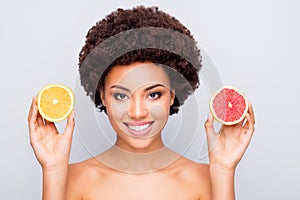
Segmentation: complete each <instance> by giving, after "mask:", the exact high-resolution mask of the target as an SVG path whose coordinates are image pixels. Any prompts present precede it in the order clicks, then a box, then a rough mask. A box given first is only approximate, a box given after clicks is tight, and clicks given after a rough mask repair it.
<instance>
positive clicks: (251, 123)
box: [245, 113, 255, 134]
mask: <svg viewBox="0 0 300 200" xmlns="http://www.w3.org/2000/svg"><path fill="white" fill-rule="evenodd" d="M246 119H247V122H246V126H245V127H246V134H248V133H251V134H252V133H253V132H254V129H255V128H254V120H253V118H252V117H251V116H250V114H249V113H247V115H246Z"/></svg>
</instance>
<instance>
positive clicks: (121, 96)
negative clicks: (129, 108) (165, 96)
mask: <svg viewBox="0 0 300 200" xmlns="http://www.w3.org/2000/svg"><path fill="white" fill-rule="evenodd" d="M151 95H155V96H154V97H151ZM161 95H162V93H161V92H151V93H149V95H148V96H147V97H149V98H150V99H151V100H155V99H159V98H160V97H161ZM113 97H114V99H116V100H118V101H125V100H127V99H128V96H127V95H126V94H123V93H114V94H113Z"/></svg>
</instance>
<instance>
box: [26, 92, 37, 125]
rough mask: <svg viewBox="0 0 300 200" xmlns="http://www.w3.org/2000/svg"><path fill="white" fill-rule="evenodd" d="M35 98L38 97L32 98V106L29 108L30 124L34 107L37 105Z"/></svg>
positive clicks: (28, 119) (28, 117) (28, 118)
mask: <svg viewBox="0 0 300 200" xmlns="http://www.w3.org/2000/svg"><path fill="white" fill-rule="evenodd" d="M35 98H36V97H35V96H34V97H32V100H31V104H30V108H29V112H28V116H27V121H28V124H29V123H30V119H31V117H32V111H33V106H34V105H35V104H36V100H35Z"/></svg>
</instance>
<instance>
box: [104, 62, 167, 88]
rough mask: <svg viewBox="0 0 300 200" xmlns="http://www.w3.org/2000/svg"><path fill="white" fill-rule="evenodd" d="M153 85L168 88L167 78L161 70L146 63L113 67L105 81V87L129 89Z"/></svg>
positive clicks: (159, 67)
mask: <svg viewBox="0 0 300 200" xmlns="http://www.w3.org/2000/svg"><path fill="white" fill-rule="evenodd" d="M155 83H159V84H162V85H164V86H166V87H170V82H169V77H168V75H167V74H166V72H165V71H164V70H163V68H162V67H161V66H159V65H157V64H154V63H148V62H147V63H140V62H137V63H132V64H129V65H117V66H114V67H113V68H112V69H111V70H110V72H109V73H108V75H107V77H106V79H105V85H106V86H107V87H111V86H113V85H116V84H118V85H121V86H126V87H127V88H129V89H137V88H138V87H142V86H144V85H148V84H155Z"/></svg>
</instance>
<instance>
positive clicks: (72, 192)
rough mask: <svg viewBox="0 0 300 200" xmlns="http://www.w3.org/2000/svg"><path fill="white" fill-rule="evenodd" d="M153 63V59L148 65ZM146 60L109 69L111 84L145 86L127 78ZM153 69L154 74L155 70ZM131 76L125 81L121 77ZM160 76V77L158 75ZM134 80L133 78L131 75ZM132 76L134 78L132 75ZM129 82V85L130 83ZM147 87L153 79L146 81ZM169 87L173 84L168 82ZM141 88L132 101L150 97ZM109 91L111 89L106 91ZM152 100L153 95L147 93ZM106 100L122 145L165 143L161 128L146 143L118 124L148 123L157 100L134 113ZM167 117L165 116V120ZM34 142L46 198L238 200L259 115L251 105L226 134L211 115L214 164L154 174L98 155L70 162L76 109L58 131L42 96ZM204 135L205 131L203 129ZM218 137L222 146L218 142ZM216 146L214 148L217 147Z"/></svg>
mask: <svg viewBox="0 0 300 200" xmlns="http://www.w3.org/2000/svg"><path fill="white" fill-rule="evenodd" d="M148 64H149V63H148ZM141 65H142V63H133V64H130V65H128V66H126V67H123V68H122V69H120V68H118V67H115V68H114V70H112V71H111V72H110V73H109V75H108V76H109V78H108V79H107V80H106V82H105V84H106V86H107V87H109V86H111V85H116V84H118V85H122V86H123V85H125V86H126V88H134V87H135V88H139V86H140V84H141V83H140V82H138V81H136V82H134V81H133V82H130V84H129V83H128V81H124V80H126V74H127V73H128V72H129V71H130V70H132V69H137V68H138V67H140V66H141ZM146 68H147V70H149V73H151V72H152V73H154V74H156V75H157V74H159V75H160V78H154V77H153V82H155V83H161V84H163V85H167V84H169V82H168V77H167V75H166V74H163V73H164V72H163V70H161V69H159V68H158V67H155V68H154V67H153V66H151V63H150V65H149V66H146ZM149 73H148V74H149ZM120 77H125V79H120ZM155 77H157V76H155ZM128 80H129V79H128ZM130 80H132V79H130ZM126 84H127V85H126ZM135 84H136V85H135ZM145 84H146V85H147V84H148V82H145ZM168 86H169V85H168ZM142 88H143V87H141V89H137V90H134V89H132V90H133V91H135V92H133V93H132V96H130V98H132V99H133V98H136V99H135V100H132V101H130V102H136V101H137V100H141V99H145V96H143V95H144V93H143V92H142V91H143V90H142ZM105 92H109V90H106V91H105ZM146 97H147V98H148V96H146ZM102 98H103V99H102V100H103V102H104V103H105V104H106V107H107V111H108V117H109V119H110V122H111V124H112V126H113V127H114V126H115V127H114V129H115V130H117V131H116V134H117V143H116V145H117V146H119V147H122V148H123V149H126V150H129V151H132V152H135V151H136V152H151V151H153V150H155V149H159V148H161V147H163V143H162V140H161V137H160V132H159V133H158V134H157V136H155V137H153V138H151V139H148V140H146V141H144V142H141V141H139V140H138V139H132V137H130V136H128V135H126V134H124V133H123V132H122V130H119V129H118V127H117V123H116V124H114V121H113V120H115V121H116V122H117V121H118V120H119V119H120V120H123V119H124V118H126V120H132V121H143V120H145V121H146V120H149V119H152V118H153V117H152V115H151V103H147V104H143V103H141V104H137V103H136V104H132V105H131V104H130V106H131V107H130V108H131V109H129V110H128V113H127V114H126V112H125V113H124V116H123V115H122V116H121V115H120V117H116V116H114V115H113V112H111V111H112V110H113V109H114V107H113V106H112V105H114V106H115V104H113V102H114V100H113V99H112V96H110V95H109V93H107V94H105V95H102ZM172 98H173V97H172V95H171V94H170V95H166V96H164V97H162V98H161V99H159V100H155V101H159V102H158V103H159V105H161V108H163V109H166V111H168V110H167V109H169V105H170V104H171V103H172ZM151 102H153V101H152V100H151ZM142 105H143V106H142ZM161 120H163V119H161ZM28 123H29V132H30V142H31V145H32V148H33V150H34V152H35V155H36V157H37V159H38V161H39V163H40V164H41V166H42V170H43V199H44V200H50V199H53V200H54V199H55V200H65V199H72V200H74V199H78V200H79V199H105V200H109V199H131V200H135V199H136V200H140V199H145V198H146V199H153V200H154V199H155V200H158V199H174V200H176V199H178V200H184V199H186V200H193V199H194V200H197V199H201V200H202V199H203V200H208V199H213V200H227V199H228V200H232V199H235V192H234V175H235V169H236V166H237V164H238V163H239V161H240V160H241V158H242V156H243V154H244V153H245V151H246V149H247V147H248V145H249V143H250V140H251V137H252V135H253V132H254V123H255V121H254V113H253V109H252V105H251V103H250V104H249V110H248V113H247V115H246V118H245V121H244V123H243V122H241V123H239V124H236V125H232V126H222V128H221V130H220V132H221V133H220V134H216V132H215V130H214V127H213V117H212V116H211V114H209V116H208V119H207V121H206V122H205V124H204V126H205V130H206V134H207V141H208V146H209V149H210V152H209V160H210V163H209V165H207V164H199V163H195V162H193V161H190V160H188V159H186V158H184V157H179V159H178V160H176V161H175V162H173V163H172V164H171V165H169V166H167V167H165V168H163V169H160V170H157V171H154V172H152V173H141V174H130V173H124V172H120V171H117V170H114V169H112V168H109V167H107V166H105V165H103V164H101V163H100V162H99V161H98V160H97V159H96V158H90V159H88V160H86V161H83V162H81V163H76V164H70V165H69V164H68V161H69V154H70V147H71V142H72V134H73V130H74V125H75V123H74V113H72V114H71V115H70V116H69V118H68V122H67V125H66V128H65V131H64V133H62V134H58V131H57V129H56V127H55V124H54V123H50V122H47V121H45V120H43V119H42V117H41V116H40V115H39V114H38V110H37V106H36V98H33V101H32V105H31V108H30V111H29V115H28ZM199 134H200V133H199ZM216 141H218V142H217V143H216V144H215V142H216ZM213 145H214V148H212V146H213Z"/></svg>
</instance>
